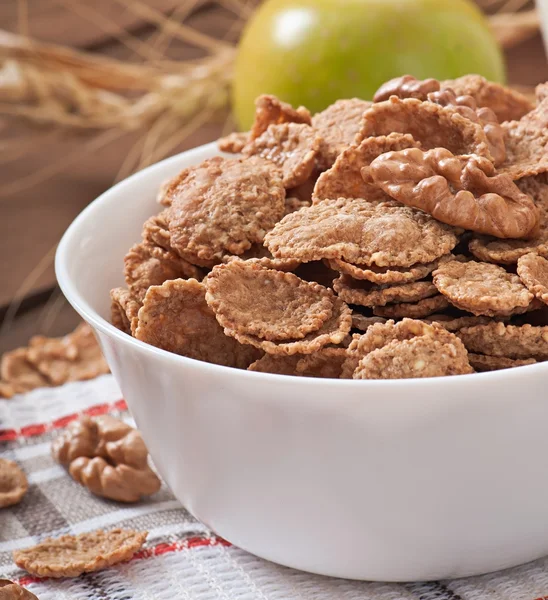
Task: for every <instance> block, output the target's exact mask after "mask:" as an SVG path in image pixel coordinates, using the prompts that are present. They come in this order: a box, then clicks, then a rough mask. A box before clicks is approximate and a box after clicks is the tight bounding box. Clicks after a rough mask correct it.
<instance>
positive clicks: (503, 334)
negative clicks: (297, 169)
mask: <svg viewBox="0 0 548 600" xmlns="http://www.w3.org/2000/svg"><path fill="white" fill-rule="evenodd" d="M458 335H459V337H460V338H461V340H462V341H463V343H464V345H465V346H466V347H467V348H468V350H469V351H470V352H475V353H477V354H487V355H489V356H505V357H506V358H513V359H527V358H535V359H537V360H548V327H538V326H535V325H505V324H504V323H500V322H496V321H492V322H491V323H487V324H486V325H476V326H474V327H464V328H463V329H461V330H460V331H459V333H458Z"/></svg>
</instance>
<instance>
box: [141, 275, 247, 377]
mask: <svg viewBox="0 0 548 600" xmlns="http://www.w3.org/2000/svg"><path fill="white" fill-rule="evenodd" d="M135 337H136V338H137V339H139V340H141V341H142V342H146V343H148V344H151V345H152V346H156V347H157V348H162V349H163V350H167V351H168V352H174V353H175V354H180V355H182V356H187V357H188V358H194V359H196V360H203V361H206V362H210V363H214V364H217V365H224V366H227V367H237V368H241V369H246V368H247V367H248V365H250V364H251V363H252V362H253V361H254V360H256V359H257V358H258V353H257V351H256V350H255V349H254V348H249V347H247V346H243V345H242V344H240V343H238V342H237V341H236V340H234V339H233V338H231V337H228V336H226V335H225V334H224V333H223V329H222V327H221V326H220V325H219V324H218V323H217V320H216V319H215V315H214V314H213V311H212V310H211V309H210V308H209V306H208V305H207V303H206V300H205V286H204V285H203V284H201V283H199V282H198V281H196V280H195V279H186V280H185V279H174V280H170V281H166V282H165V283H164V284H162V285H159V286H152V287H150V288H149V290H148V292H147V294H146V296H145V299H144V301H143V306H142V308H141V310H140V311H139V324H138V326H137V330H136V331H135Z"/></svg>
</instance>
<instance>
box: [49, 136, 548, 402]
mask: <svg viewBox="0 0 548 600" xmlns="http://www.w3.org/2000/svg"><path fill="white" fill-rule="evenodd" d="M207 153H212V155H215V154H218V155H223V153H222V152H220V151H219V150H218V148H217V142H216V141H215V142H210V143H208V144H203V145H201V146H196V147H195V148H192V149H189V150H186V151H184V152H181V153H179V154H176V155H174V156H171V157H169V158H166V159H164V160H161V161H159V162H157V163H154V164H152V165H150V166H148V167H146V168H144V169H142V170H141V171H138V172H137V173H134V174H132V175H130V176H129V177H127V178H126V179H123V180H122V181H119V182H118V183H116V184H114V185H113V186H112V187H110V188H109V189H107V190H105V191H104V192H103V193H102V194H100V195H99V196H98V197H97V198H96V199H95V200H93V201H92V202H90V204H88V206H86V208H84V210H82V211H81V212H80V213H79V214H78V215H77V216H76V218H75V219H74V220H73V221H72V223H71V224H70V225H69V226H68V228H67V229H66V231H65V233H64V234H63V237H62V238H61V241H60V242H59V245H58V246H57V251H56V253H55V275H56V277H57V282H58V284H59V287H60V288H61V291H62V292H63V294H64V296H65V298H66V299H67V300H68V301H69V303H70V304H71V306H72V307H73V308H74V309H75V310H76V312H78V313H79V314H80V316H81V317H82V318H83V319H84V320H85V321H87V322H88V323H89V324H90V325H92V327H94V328H95V329H97V330H99V331H100V332H101V333H103V334H105V335H107V336H109V337H111V338H115V339H116V340H118V341H119V342H120V343H123V344H129V345H130V346H133V347H135V348H136V349H138V350H139V351H140V352H144V353H145V354H149V355H152V356H156V357H158V358H161V359H163V360H168V361H169V362H172V363H174V364H175V365H177V364H178V365H183V364H186V365H188V366H189V367H194V368H201V369H205V370H206V371H209V372H210V373H211V375H215V374H217V375H220V376H222V375H225V376H227V375H231V376H233V377H241V378H246V379H253V378H258V379H262V380H263V381H265V382H266V381H268V380H270V381H272V382H276V383H280V382H281V381H282V380H285V381H287V382H290V383H291V384H294V383H295V382H296V381H299V382H300V383H301V384H302V385H305V386H308V387H312V388H313V387H316V386H320V385H321V386H326V385H335V386H336V387H337V388H343V387H350V386H353V387H357V386H361V387H362V388H363V389H364V391H366V390H367V389H371V388H376V387H380V388H387V387H388V386H390V387H391V388H397V387H402V388H405V389H406V390H409V387H412V388H413V389H414V388H416V387H420V388H422V387H429V386H437V385H439V384H440V382H443V384H445V385H452V386H454V385H459V384H466V385H468V384H470V382H471V381H476V382H478V383H480V382H482V383H489V381H491V380H493V383H495V381H496V382H497V383H499V384H500V383H501V380H505V381H506V380H509V379H512V378H515V377H518V378H519V377H524V376H528V375H531V376H534V375H535V374H537V373H538V374H540V373H542V372H544V373H547V372H548V361H546V362H544V363H543V362H538V363H536V364H532V365H524V366H520V367H514V368H511V369H503V370H499V371H488V372H483V373H471V374H468V375H458V376H442V377H426V378H415V379H374V380H373V379H368V380H366V379H364V380H362V379H360V380H358V379H333V378H317V377H299V376H296V375H281V374H276V373H262V372H259V371H248V370H245V369H235V368H233V367H227V366H223V365H217V364H214V363H208V362H205V361H201V360H197V359H194V358H189V357H186V356H181V355H178V354H175V353H173V352H168V351H167V350H162V349H161V348H156V347H155V346H152V345H150V344H147V343H145V342H142V341H140V340H137V339H135V338H134V337H132V336H130V335H128V334H127V333H124V332H123V331H121V330H120V329H118V328H117V327H115V326H114V325H112V324H111V323H110V322H109V321H107V320H106V319H104V318H103V317H102V316H101V315H99V314H98V313H97V311H95V310H94V309H93V308H92V307H91V305H90V304H89V303H88V302H87V300H86V299H85V298H84V297H83V295H81V294H80V293H79V292H78V290H77V289H76V286H75V285H74V283H73V282H72V280H71V278H70V276H69V272H68V256H69V248H70V247H71V246H72V245H73V243H74V238H76V237H77V234H78V232H79V230H80V229H82V228H83V229H85V224H86V223H87V221H88V220H91V219H92V218H93V216H94V215H95V213H96V212H98V211H100V210H102V209H103V208H104V207H105V206H106V205H108V204H109V203H111V202H114V201H115V198H117V197H119V196H120V195H123V193H124V189H125V188H126V187H127V186H128V185H130V184H132V183H133V182H136V181H138V180H140V179H147V178H150V177H154V176H155V174H156V172H157V171H160V170H162V169H164V168H165V167H166V166H168V165H169V166H171V165H177V164H178V163H179V162H181V160H184V159H185V158H188V157H189V156H191V155H193V154H196V155H198V154H207ZM525 374H527V375H525ZM449 381H450V383H448V382H449Z"/></svg>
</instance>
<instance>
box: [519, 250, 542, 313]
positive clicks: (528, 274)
mask: <svg viewBox="0 0 548 600" xmlns="http://www.w3.org/2000/svg"><path fill="white" fill-rule="evenodd" d="M518 275H519V278H520V279H521V281H522V282H523V283H524V284H525V286H526V287H527V289H528V290H529V291H530V292H531V293H532V294H533V295H534V296H535V298H538V299H539V300H541V301H542V302H544V304H548V260H546V259H545V258H543V257H542V256H539V255H538V254H534V253H531V254H526V255H525V256H522V257H521V258H520V259H519V260H518Z"/></svg>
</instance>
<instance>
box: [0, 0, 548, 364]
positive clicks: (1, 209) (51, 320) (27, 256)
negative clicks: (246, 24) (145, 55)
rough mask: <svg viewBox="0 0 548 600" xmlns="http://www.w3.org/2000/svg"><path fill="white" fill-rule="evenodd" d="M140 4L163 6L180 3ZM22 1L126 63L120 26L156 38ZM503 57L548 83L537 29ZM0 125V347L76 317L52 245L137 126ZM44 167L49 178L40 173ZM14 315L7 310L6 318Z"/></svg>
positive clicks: (68, 34) (107, 7)
mask: <svg viewBox="0 0 548 600" xmlns="http://www.w3.org/2000/svg"><path fill="white" fill-rule="evenodd" d="M147 3H148V4H149V5H151V6H154V7H155V8H157V9H160V10H162V11H164V12H166V13H167V12H169V11H171V10H172V9H173V8H175V7H180V6H181V4H184V0H147ZM27 4H28V15H29V20H28V24H29V28H28V29H29V31H28V33H29V34H30V35H31V36H33V37H36V38H37V39H41V40H43V41H50V42H54V43H57V44H66V45H72V46H75V47H77V48H80V49H86V50H94V51H97V52H101V53H105V54H107V55H110V56H114V57H116V58H121V59H127V60H132V59H134V57H133V56H132V55H131V51H130V50H128V48H126V47H125V46H124V45H123V44H120V43H119V42H116V41H113V38H114V37H116V35H117V34H119V33H120V32H123V31H124V30H129V31H131V32H133V33H134V34H136V35H138V36H139V38H141V39H143V40H145V41H146V39H147V38H148V36H150V35H153V31H151V30H150V29H149V27H148V26H147V25H146V24H145V23H144V22H142V21H140V20H139V19H138V18H136V17H135V16H134V15H132V14H131V13H130V12H128V11H127V10H125V9H123V7H122V5H121V4H119V3H116V2H114V1H113V0H94V2H93V3H92V5H93V8H94V13H100V14H101V15H102V17H103V19H104V21H101V22H100V23H97V22H93V23H92V22H90V19H89V13H88V12H86V2H84V1H83V0H73V1H72V2H68V1H67V2H66V4H65V2H64V1H62V0H27ZM196 5H197V10H195V12H194V13H193V15H192V17H191V19H190V21H187V22H189V24H191V25H192V26H193V27H196V28H198V29H199V30H201V31H204V32H207V33H209V34H210V35H214V36H216V37H224V38H227V37H230V36H234V35H237V32H238V30H239V27H238V26H237V25H238V24H237V23H236V26H235V16H234V14H233V13H231V12H230V11H228V10H226V9H224V8H220V7H218V6H212V5H211V4H210V3H208V2H205V1H204V2H199V3H196ZM68 6H70V7H71V8H69V7H68ZM82 6H83V7H84V8H83V9H82ZM88 6H91V4H90V5H88ZM74 7H77V9H78V10H77V11H76V12H75V10H74ZM82 11H83V12H82ZM105 26H106V29H107V30H108V31H105ZM0 29H5V30H8V31H17V30H18V13H17V2H16V0H8V1H7V2H0ZM171 52H172V53H173V56H175V57H177V58H180V59H185V58H189V57H192V58H194V57H196V56H197V51H196V49H194V48H189V47H185V46H184V45H182V44H179V45H178V46H177V47H175V48H173V47H172V48H171ZM506 56H507V66H508V79H509V81H510V83H512V84H520V85H525V86H531V85H535V84H537V83H539V82H541V81H545V80H548V65H547V62H546V58H545V54H544V48H543V45H542V40H541V38H540V35H536V36H535V37H534V38H532V39H530V40H528V41H526V42H524V43H522V44H520V45H518V46H516V47H514V48H512V49H511V50H508V51H507V52H506ZM221 128H222V124H221V123H212V124H209V125H207V126H205V127H203V128H201V129H200V130H199V131H197V132H196V133H195V134H193V135H191V136H190V137H189V138H188V139H187V140H186V141H185V143H184V144H182V145H181V147H180V148H178V149H177V151H180V150H183V149H186V148H191V147H193V146H196V145H198V144H202V143H205V142H208V141H211V140H214V139H216V138H217V137H218V136H219V134H220V131H221ZM0 132H1V139H0V256H1V258H0V282H1V284H0V318H2V317H4V316H5V314H6V309H7V306H8V305H9V303H10V302H12V301H13V298H14V297H16V296H17V297H25V298H26V301H25V302H24V303H23V306H22V309H23V310H20V311H19V316H18V317H17V318H16V319H15V320H11V319H9V320H8V321H6V320H5V319H4V321H5V322H4V326H3V327H2V328H0V353H1V352H2V351H4V350H6V349H9V348H12V347H15V346H17V345H21V344H23V343H25V342H26V341H27V339H28V337H29V336H30V335H32V334H34V333H38V332H45V333H48V334H51V335H59V334H60V333H65V332H66V331H68V330H69V329H70V328H72V327H73V326H74V325H75V324H76V322H77V317H76V315H75V314H74V313H73V312H72V311H71V310H70V309H69V308H68V307H66V306H65V305H64V304H63V301H62V298H61V297H60V296H59V292H58V290H55V289H53V291H52V288H54V286H55V278H54V274H53V267H52V253H53V249H54V247H55V244H56V243H57V241H58V240H59V238H60V236H61V235H62V233H63V231H64V230H65V229H66V227H67V226H68V224H69V223H70V222H71V221H72V219H73V218H74V217H75V216H76V215H77V214H78V213H79V212H80V211H81V210H82V208H84V207H85V206H86V205H87V204H88V203H89V202H90V201H91V200H93V198H95V197H96V196H97V195H98V194H100V193H101V192H102V191H104V190H105V189H106V188H108V187H109V186H110V185H111V183H112V182H113V179H114V177H115V176H116V173H117V172H118V170H119V168H120V166H121V163H122V161H123V158H124V157H125V156H126V154H127V153H128V151H129V150H130V148H131V147H132V145H133V144H134V143H135V142H136V140H137V139H138V138H137V135H136V134H135V133H125V134H118V133H117V132H106V133H100V134H98V135H97V134H89V133H88V134H86V133H79V134H62V133H60V132H58V131H54V130H51V129H50V128H42V129H40V128H39V127H37V126H35V125H33V126H30V125H28V124H25V123H19V122H13V120H12V121H8V120H7V119H4V120H3V121H2V120H0ZM90 143H94V144H95V145H96V146H97V150H96V151H94V152H89V151H84V150H83V148H86V147H87V146H88V145H89V144H90ZM101 144H102V145H101ZM44 169H46V171H47V170H51V172H52V173H54V176H53V177H45V176H43V175H42V172H43V170H44ZM46 174H47V172H46ZM29 176H31V177H32V179H34V180H35V181H36V183H35V184H34V185H29V180H28V177H29ZM32 179H31V180H30V182H32ZM29 275H32V276H31V277H29ZM13 308H14V307H12V309H13ZM12 312H13V310H11V311H9V310H8V317H10V316H11V313H12Z"/></svg>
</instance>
